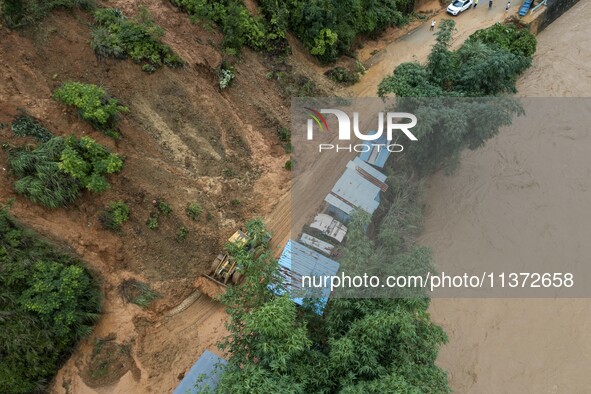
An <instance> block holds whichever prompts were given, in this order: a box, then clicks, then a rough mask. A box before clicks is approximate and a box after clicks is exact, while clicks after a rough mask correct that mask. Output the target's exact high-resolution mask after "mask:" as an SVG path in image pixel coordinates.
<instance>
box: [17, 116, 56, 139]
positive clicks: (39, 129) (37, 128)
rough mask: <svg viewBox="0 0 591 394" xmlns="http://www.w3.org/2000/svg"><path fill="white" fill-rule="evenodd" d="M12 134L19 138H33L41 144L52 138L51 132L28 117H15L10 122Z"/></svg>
mask: <svg viewBox="0 0 591 394" xmlns="http://www.w3.org/2000/svg"><path fill="white" fill-rule="evenodd" d="M12 132H13V133H14V134H15V135H17V136H19V137H33V138H35V139H36V140H38V141H41V142H47V141H49V140H50V139H51V138H52V137H53V134H52V133H51V131H49V130H47V129H46V128H45V127H44V126H43V125H42V124H41V123H39V122H37V121H36V120H35V119H33V118H31V117H30V116H18V117H16V118H15V119H14V121H13V122H12Z"/></svg>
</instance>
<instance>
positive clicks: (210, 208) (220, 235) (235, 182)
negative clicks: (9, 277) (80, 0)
mask: <svg viewBox="0 0 591 394" xmlns="http://www.w3.org/2000/svg"><path fill="white" fill-rule="evenodd" d="M103 5H104V6H108V7H117V8H119V9H121V10H122V11H123V12H124V13H125V14H127V15H135V14H137V13H138V12H139V8H140V7H142V6H145V7H146V8H147V10H148V11H149V13H150V14H151V15H152V16H153V17H154V19H155V23H156V24H158V25H159V26H160V27H162V28H163V29H164V31H165V35H164V37H163V42H164V43H165V44H168V45H170V46H171V47H172V49H173V50H174V51H175V52H176V53H177V54H178V55H180V57H182V58H183V59H184V60H185V62H186V66H185V67H184V68H180V69H170V68H167V67H163V68H161V69H159V70H157V71H156V72H155V73H153V74H149V73H146V72H144V71H142V68H141V66H139V65H137V64H134V63H133V62H132V61H131V60H115V59H98V58H97V57H96V56H95V54H94V52H93V50H92V49H91V47H90V45H89V41H90V37H91V29H92V24H93V22H94V21H93V18H92V16H91V15H90V14H89V13H86V12H83V11H81V10H76V9H75V10H73V11H66V10H59V11H55V12H53V13H52V14H51V15H49V16H48V17H47V18H45V19H44V20H43V21H41V22H40V23H39V24H38V25H37V26H34V27H28V28H26V29H21V30H17V31H14V30H10V29H8V28H6V27H0V37H1V38H0V68H1V69H2V72H1V74H0V122H1V123H2V125H3V127H2V128H0V140H1V142H2V143H3V144H6V145H5V147H9V146H21V147H22V146H24V145H26V144H31V145H33V144H34V141H33V140H32V139H31V140H28V139H26V138H17V137H16V136H15V135H14V134H13V133H12V131H11V128H10V123H11V122H12V121H13V119H14V118H15V117H16V116H18V115H22V114H26V115H29V116H32V117H34V118H36V119H37V120H39V121H40V122H41V123H42V124H43V125H44V126H45V127H47V128H48V129H49V130H50V131H51V132H52V133H53V134H55V135H70V134H74V135H76V136H78V137H80V136H83V135H88V136H91V137H92V138H93V139H95V140H97V141H98V142H100V143H101V144H103V145H105V146H106V147H108V148H109V149H110V150H111V151H113V152H116V153H118V154H119V155H121V156H122V157H123V158H124V160H125V165H124V168H123V171H122V172H121V173H120V174H119V175H117V176H112V177H110V178H109V181H110V183H111V188H110V189H109V190H108V191H107V192H105V193H102V194H93V193H90V192H85V193H83V195H82V196H81V198H79V199H78V200H77V201H76V202H75V203H74V204H72V205H71V206H69V207H67V208H60V209H55V210H49V209H46V208H43V207H41V206H39V205H35V204H33V203H31V202H30V201H28V200H27V199H25V198H24V197H22V196H19V195H17V194H15V192H14V190H13V187H12V184H13V182H14V177H13V176H12V175H11V173H10V171H9V169H8V165H7V152H6V150H5V149H2V150H0V163H1V167H2V170H1V173H2V176H1V177H0V201H7V200H9V199H11V198H15V199H16V200H15V203H14V205H13V208H12V210H11V214H12V215H13V216H14V217H16V218H17V219H18V220H19V221H20V222H22V223H23V224H25V225H27V226H31V227H32V228H34V229H35V230H37V231H39V232H40V233H41V234H43V235H45V236H47V237H49V238H50V239H52V240H54V241H56V242H57V243H59V244H62V245H64V246H65V247H67V248H69V249H71V250H72V252H73V253H75V254H76V255H78V256H80V257H81V259H82V260H84V261H85V262H86V263H87V264H88V266H89V268H90V269H91V270H92V271H94V272H95V273H97V277H98V279H99V281H100V282H101V283H102V290H103V292H104V302H103V309H104V311H103V312H104V314H103V317H102V319H101V320H100V322H99V323H98V325H97V327H96V329H95V331H94V333H93V335H91V337H90V338H88V339H87V340H85V341H83V342H82V344H81V345H80V349H79V350H78V351H77V352H76V353H75V355H74V356H73V357H72V358H71V359H70V360H69V361H68V363H67V364H66V366H65V368H64V369H63V370H62V372H61V373H60V375H58V378H57V380H56V382H55V384H54V387H53V390H54V391H56V392H63V391H64V390H65V391H66V392H84V390H85V389H87V388H88V386H93V385H94V386H101V385H112V384H116V383H117V382H118V381H119V377H120V376H124V377H123V378H121V380H120V383H119V384H120V385H121V386H120V388H119V389H118V390H123V391H125V388H124V387H125V384H126V382H127V383H129V384H133V385H134V389H136V390H137V389H139V388H142V392H166V391H168V390H170V389H171V388H173V387H175V385H176V384H177V383H178V379H177V375H178V374H179V373H182V372H183V371H185V370H186V369H187V368H188V366H190V365H191V363H192V362H194V359H195V357H196V356H197V355H198V354H199V353H200V351H202V350H203V349H204V348H206V347H208V346H211V345H212V344H213V343H214V342H215V340H216V339H218V337H219V333H218V334H216V333H217V332H218V331H219V330H223V319H224V315H223V311H222V308H221V306H220V305H218V304H217V303H215V302H213V301H211V300H209V299H207V300H202V301H199V302H197V303H195V304H194V305H192V306H191V307H190V308H189V309H188V310H187V311H184V312H183V315H185V316H184V317H183V318H182V319H178V318H175V317H173V316H172V315H170V314H167V311H169V310H170V309H171V308H173V307H174V306H176V305H177V304H179V303H180V302H181V301H182V300H183V299H184V298H185V297H187V296H188V295H190V294H191V293H192V292H193V291H194V286H193V282H194V281H195V279H196V278H198V277H199V276H200V275H201V274H202V273H204V272H205V271H207V270H208V269H209V266H210V263H211V260H212V259H213V258H214V257H215V255H217V253H218V252H219V250H220V249H221V247H222V245H223V243H224V240H225V239H227V237H228V235H230V234H231V233H233V232H234V231H235V230H236V229H237V228H239V227H240V226H242V225H243V223H244V221H245V220H246V219H248V218H252V217H255V216H265V215H266V214H267V213H268V212H270V210H271V209H272V208H273V206H274V204H275V203H276V202H277V201H278V200H279V197H280V196H281V195H283V194H284V193H285V192H286V191H287V190H288V188H289V172H288V171H287V170H286V169H285V168H284V165H285V162H286V161H287V160H288V159H289V154H288V153H286V151H285V149H284V146H283V144H282V142H281V141H280V139H279V134H278V129H279V128H280V127H281V126H286V125H287V122H288V116H289V107H288V105H289V101H288V99H287V98H286V97H285V91H284V90H283V91H282V89H285V86H283V87H282V86H279V85H278V84H277V83H276V81H274V80H270V79H268V78H267V77H266V75H268V73H269V71H272V70H273V67H276V64H275V65H274V63H273V62H272V61H271V60H270V59H269V58H268V57H266V56H265V55H264V54H260V53H254V52H251V51H249V50H247V49H244V50H243V51H242V53H241V55H240V57H233V58H231V59H228V58H224V55H222V51H220V47H221V40H222V37H221V35H220V34H219V33H218V32H217V31H216V30H215V29H212V28H208V29H205V28H204V27H203V26H201V25H199V24H194V23H192V22H191V20H190V18H189V17H188V16H187V15H186V14H184V13H182V12H180V11H179V10H178V9H177V8H175V7H173V6H172V5H170V4H169V3H168V2H165V1H158V2H147V1H145V2H144V1H142V2H132V1H109V2H105V4H103ZM223 61H230V62H232V64H233V65H234V67H235V70H236V78H235V79H234V81H233V84H232V87H231V88H229V89H225V90H220V88H219V76H218V70H219V68H220V66H221V64H222V62H223ZM288 62H289V61H288ZM282 67H291V66H290V65H289V64H287V63H284V64H283V65H282ZM302 78H304V79H303V80H300V81H304V82H306V79H305V77H302ZM67 81H80V82H84V83H91V84H96V85H99V86H101V87H103V88H105V89H106V90H107V91H108V92H109V93H110V94H111V95H112V96H114V97H116V98H118V99H120V100H121V102H122V103H123V104H124V105H126V106H127V107H129V113H127V114H125V115H124V116H123V118H122V120H121V123H120V130H121V133H122V135H123V137H122V139H121V140H119V141H114V140H112V139H110V138H109V137H107V136H105V135H103V134H101V133H100V132H98V131H96V130H94V129H93V128H92V127H91V126H90V125H89V124H88V123H87V122H85V121H84V120H83V119H82V118H81V117H79V115H78V114H77V112H76V111H75V109H72V108H67V107H65V106H64V105H62V104H60V103H58V102H56V101H55V100H53V99H52V98H51V95H52V92H53V91H54V89H56V88H57V87H59V86H60V85H61V84H62V83H63V82H67ZM294 84H295V85H297V84H298V82H297V81H294ZM294 88H297V86H295V87H294ZM116 200H122V201H125V202H126V203H127V204H128V205H129V206H130V208H131V215H130V220H129V222H127V223H126V224H125V225H124V226H123V233H122V235H117V234H114V233H112V232H109V231H107V230H105V229H103V227H102V226H101V223H100V220H99V216H100V214H101V212H102V211H103V210H104V209H105V206H106V205H107V204H108V203H109V202H111V201H116ZM156 201H165V202H166V203H168V204H170V206H171V207H172V210H173V211H172V214H171V215H170V216H161V217H160V219H159V223H158V228H157V229H150V228H149V227H148V226H147V224H146V221H147V219H148V218H149V216H150V213H151V212H153V211H154V210H155V209H156V208H155V206H154V205H155V202H156ZM188 203H197V204H199V205H200V206H201V207H202V210H203V212H202V214H201V215H200V217H199V219H198V220H197V221H193V220H191V219H190V218H189V217H187V215H186V214H185V209H186V207H187V204H188ZM183 227H184V228H186V229H187V230H188V233H187V236H186V238H185V239H184V240H183V241H180V242H179V240H178V239H177V238H178V237H177V235H178V232H179V229H181V228H183ZM129 279H135V280H138V281H142V282H145V283H149V285H150V287H151V288H152V289H153V290H154V291H155V292H156V293H158V294H159V298H158V299H157V300H156V301H155V302H153V303H152V304H151V306H150V307H149V308H147V309H142V308H140V307H138V306H137V305H133V304H131V303H128V302H127V300H126V299H125V298H124V297H123V296H122V288H121V285H122V283H123V282H124V281H126V280H129ZM186 314H190V315H191V316H187V315H186ZM175 319H177V320H178V321H177V320H175ZM197 325H200V327H199V329H197V327H196V326H197ZM111 333H114V334H115V335H111V336H109V334H111ZM216 335H217V336H216ZM99 338H102V339H99ZM105 338H106V340H104V339H105ZM103 340H104V341H103ZM105 341H106V342H105ZM100 343H113V344H116V346H124V348H125V349H127V346H129V349H130V352H129V354H130V357H131V358H130V359H125V360H115V361H117V362H118V363H120V364H121V367H120V368H119V369H120V371H119V372H121V373H119V372H118V373H116V374H115V375H114V376H113V378H112V379H110V378H109V376H107V377H106V378H103V379H101V378H99V379H95V378H96V376H94V375H93V374H96V370H93V369H92V368H93V363H95V362H96V360H94V359H93V357H94V356H96V354H95V353H96V352H97V346H98V345H97V344H100ZM101 346H102V345H101ZM113 346H115V345H113ZM164 364H165V365H166V366H167V367H166V368H165V369H166V370H163V368H162V366H163V365H164ZM127 371H129V373H127ZM175 371H176V372H175ZM101 373H102V372H101ZM106 373H107V375H108V374H111V372H110V371H106ZM164 375H165V377H164ZM80 376H82V377H83V379H84V382H85V383H83V382H82V381H81V380H80Z"/></svg>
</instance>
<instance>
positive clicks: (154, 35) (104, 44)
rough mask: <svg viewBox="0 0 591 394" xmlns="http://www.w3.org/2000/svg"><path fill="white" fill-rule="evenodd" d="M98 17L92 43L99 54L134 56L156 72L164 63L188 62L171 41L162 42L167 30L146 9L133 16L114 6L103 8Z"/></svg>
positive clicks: (171, 65)
mask: <svg viewBox="0 0 591 394" xmlns="http://www.w3.org/2000/svg"><path fill="white" fill-rule="evenodd" d="M94 17H95V19H96V22H97V25H98V26H97V27H96V28H95V29H94V30H93V32H92V41H91V43H90V45H91V46H92V49H93V50H94V51H95V53H96V54H97V56H99V57H114V58H116V59H125V58H127V57H130V58H131V59H132V60H133V61H134V62H136V63H140V64H142V65H143V66H142V69H143V70H144V71H147V72H154V71H156V69H158V68H160V67H162V65H166V66H169V67H181V66H183V65H184V64H185V63H184V61H183V59H181V58H180V57H179V56H178V55H176V54H175V53H174V52H173V51H172V49H171V48H170V47H169V46H168V45H164V44H162V43H161V42H160V38H162V36H163V35H164V30H162V28H160V27H159V26H157V25H156V24H155V23H154V21H153V19H152V18H151V17H150V15H149V14H148V12H147V11H146V10H145V9H144V10H143V11H142V12H140V14H139V15H138V16H136V17H135V18H133V19H128V18H127V17H125V15H123V13H122V12H121V11H120V10H118V9H114V8H103V9H100V10H98V11H96V12H95V13H94Z"/></svg>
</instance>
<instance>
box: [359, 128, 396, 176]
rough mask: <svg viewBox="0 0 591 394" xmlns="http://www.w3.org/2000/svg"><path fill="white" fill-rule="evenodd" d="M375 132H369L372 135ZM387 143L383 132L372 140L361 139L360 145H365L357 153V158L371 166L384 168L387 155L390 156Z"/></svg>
mask: <svg viewBox="0 0 591 394" xmlns="http://www.w3.org/2000/svg"><path fill="white" fill-rule="evenodd" d="M375 133H377V131H372V132H370V133H369V134H370V135H373V134H375ZM388 144H389V141H388V138H387V137H386V135H385V134H382V136H381V137H380V138H378V139H376V140H373V141H363V143H362V145H364V146H365V147H364V148H363V152H361V153H360V154H359V158H360V159H361V160H363V161H364V162H366V163H368V164H371V165H372V166H376V167H378V168H384V166H385V165H386V161H388V157H390V151H389V150H388V148H387V146H388Z"/></svg>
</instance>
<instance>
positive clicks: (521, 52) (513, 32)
mask: <svg viewBox="0 0 591 394" xmlns="http://www.w3.org/2000/svg"><path fill="white" fill-rule="evenodd" d="M468 42H482V43H484V44H487V45H494V46H497V47H499V48H502V49H506V50H507V51H509V52H511V53H512V54H514V55H518V56H524V57H527V58H531V57H532V56H533V55H534V53H535V52H536V36H535V35H534V34H533V33H532V32H530V31H529V29H528V28H527V27H523V26H517V25H514V24H511V23H499V22H497V23H495V24H494V25H492V26H490V27H487V28H486V29H481V30H477V31H476V32H475V33H474V34H472V35H471V36H470V37H469V38H468Z"/></svg>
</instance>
